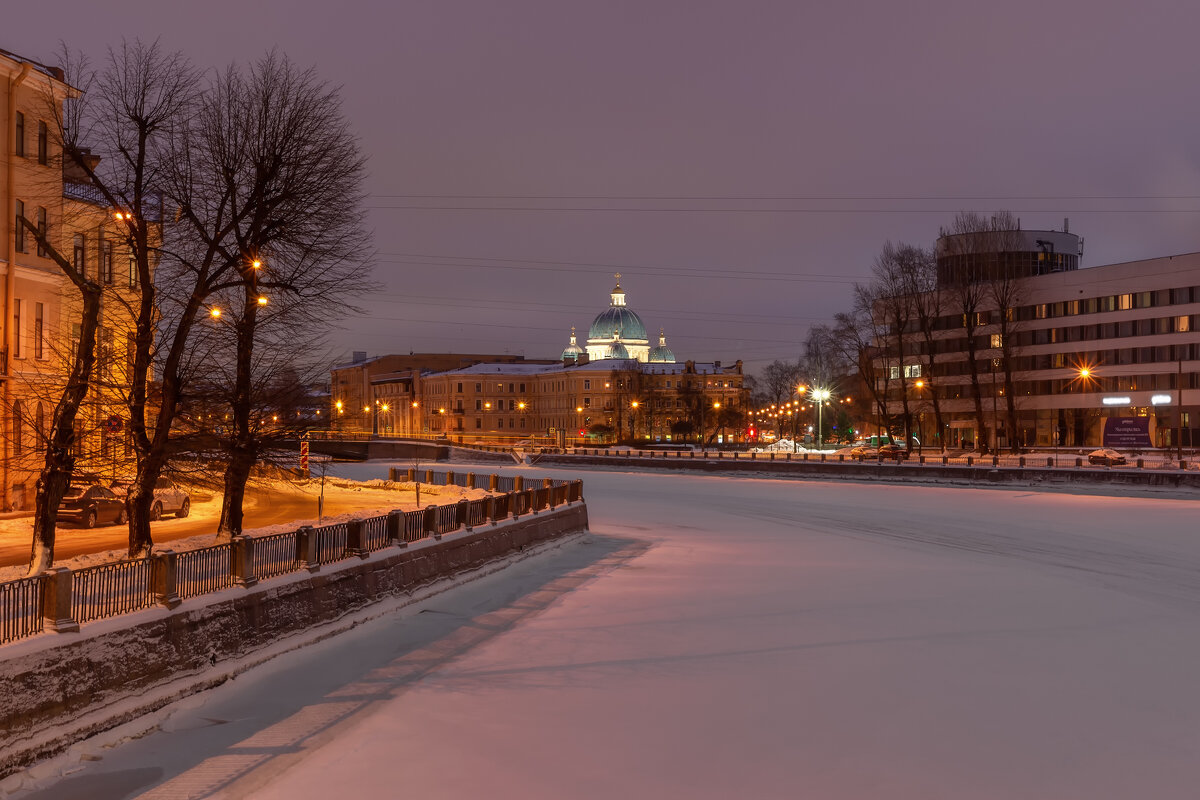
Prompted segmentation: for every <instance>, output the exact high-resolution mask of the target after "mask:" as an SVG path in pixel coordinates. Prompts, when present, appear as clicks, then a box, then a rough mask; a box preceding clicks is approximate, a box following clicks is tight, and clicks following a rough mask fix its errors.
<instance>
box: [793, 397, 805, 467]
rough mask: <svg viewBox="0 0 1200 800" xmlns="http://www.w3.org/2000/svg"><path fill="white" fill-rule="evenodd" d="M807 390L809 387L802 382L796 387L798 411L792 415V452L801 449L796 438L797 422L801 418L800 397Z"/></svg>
mask: <svg viewBox="0 0 1200 800" xmlns="http://www.w3.org/2000/svg"><path fill="white" fill-rule="evenodd" d="M807 391H808V387H807V386H805V385H804V384H800V385H799V386H797V387H796V397H797V400H796V413H795V414H792V415H791V416H792V452H793V453H795V452H797V451H798V449H799V446H800V445H799V444H798V443H797V441H796V439H797V438H798V437H797V435H796V423H797V422H799V420H800V400H799V398H800V397H803V396H804V394H805V392H807Z"/></svg>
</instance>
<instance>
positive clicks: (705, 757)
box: [17, 465, 1200, 800]
mask: <svg viewBox="0 0 1200 800" xmlns="http://www.w3.org/2000/svg"><path fill="white" fill-rule="evenodd" d="M354 469H357V470H359V473H358V476H360V477H379V476H381V475H382V474H383V471H384V469H385V468H384V467H382V466H379V465H361V466H358V467H355V468H354ZM365 469H371V470H374V472H372V473H371V474H369V475H368V474H367V473H365V472H362V470H365ZM493 469H494V468H493ZM525 472H526V474H531V475H538V476H542V475H556V476H564V477H575V476H576V475H577V474H578V473H574V472H572V473H568V472H565V471H556V470H554V469H551V468H541V467H534V468H532V469H527V470H525ZM583 477H584V479H585V494H586V497H587V499H588V504H589V512H590V515H591V527H592V531H591V534H590V535H588V536H586V537H580V538H577V539H575V540H573V541H571V542H569V543H566V544H564V545H562V546H560V547H557V548H554V549H551V550H549V551H547V552H545V553H543V554H541V555H538V556H536V557H534V558H530V559H526V560H524V561H521V562H519V563H518V564H516V565H515V566H513V567H510V568H509V569H508V570H506V571H504V572H503V573H500V574H496V575H492V576H489V577H486V578H482V579H479V580H475V581H471V582H468V583H465V584H463V585H461V586H459V587H457V588H455V589H453V590H452V591H450V592H446V593H444V594H441V595H438V596H436V597H433V598H431V599H430V600H427V601H425V602H423V603H421V604H419V605H417V606H410V607H408V608H406V609H404V610H402V611H400V612H397V613H395V614H391V615H388V616H385V617H382V618H379V619H376V620H374V621H372V622H369V623H366V624H364V625H362V626H360V627H358V628H356V629H354V630H352V631H350V632H348V633H345V634H343V635H341V636H338V637H335V638H332V639H329V640H326V641H325V642H322V643H320V644H317V645H313V646H311V647H308V648H305V649H303V650H301V651H298V652H294V653H292V654H289V655H287V656H283V657H280V658H278V659H276V660H274V661H273V662H271V663H269V664H268V665H266V666H264V667H261V668H259V669H257V670H255V671H253V672H250V673H246V674H243V675H241V676H239V677H238V678H237V679H236V680H234V681H232V682H230V683H228V684H226V685H224V686H222V687H220V688H219V689H216V690H214V691H211V692H209V693H207V694H206V695H203V696H202V697H196V698H191V699H189V700H188V701H186V702H184V703H183V704H181V708H179V709H178V710H177V711H176V712H175V713H173V714H172V715H170V716H169V717H168V718H166V719H165V720H164V722H163V723H162V726H161V730H159V731H157V732H155V733H153V734H151V735H149V736H146V737H143V738H141V739H138V740H135V741H131V742H127V743H125V744H123V745H121V746H120V747H114V748H101V747H99V746H97V745H94V744H92V745H84V746H81V747H79V748H76V750H75V751H73V754H72V757H71V759H64V760H60V761H59V762H58V763H57V764H56V766H55V770H57V771H58V772H59V773H60V774H61V773H63V772H65V771H67V770H73V771H72V772H71V773H70V774H67V775H65V777H62V778H61V779H57V780H56V779H53V778H52V777H51V776H49V775H44V776H42V778H41V785H42V786H43V787H44V788H42V789H40V790H33V791H24V792H21V793H20V794H18V795H17V796H18V797H21V798H39V800H40V799H42V798H55V800H71V799H72V798H88V800H110V799H115V798H134V797H138V798H164V799H165V798H184V797H189V798H190V797H229V798H239V797H249V798H256V799H259V798H261V799H262V800H275V799H276V798H278V799H279V800H283V798H322V800H328V799H329V798H336V797H338V796H346V795H349V796H354V797H371V798H393V797H429V798H480V797H489V798H534V799H535V800H536V799H538V798H613V797H629V798H675V797H686V798H797V797H811V798H854V799H855V800H857V799H859V798H889V799H894V798H914V799H915V798H921V799H922V800H929V798H954V799H955V800H962V799H963V798H1005V799H1006V800H1007V799H1009V798H1023V799H1026V800H1027V799H1028V798H1055V800H1062V799H1063V798H1088V800H1096V798H1130V797H1153V798H1156V800H1168V799H1169V798H1194V797H1195V796H1196V791H1197V790H1196V786H1197V785H1200V691H1197V690H1196V677H1195V676H1196V669H1197V667H1196V665H1197V664H1198V663H1200V635H1198V634H1200V625H1198V623H1197V620H1198V619H1200V531H1198V530H1197V524H1196V523H1197V519H1198V513H1200V502H1198V501H1196V500H1179V499H1161V498H1159V499H1146V498H1109V497H1089V496H1078V495H1065V494H1052V493H1040V492H1031V491H1001V490H977V489H962V488H949V487H932V486H882V485H864V484H851V483H834V482H800V481H790V480H770V479H747V478H722V477H716V476H686V475H678V474H670V475H658V474H634V473H620V472H595V473H585V474H583ZM72 760H74V762H75V763H69V762H70V761H72Z"/></svg>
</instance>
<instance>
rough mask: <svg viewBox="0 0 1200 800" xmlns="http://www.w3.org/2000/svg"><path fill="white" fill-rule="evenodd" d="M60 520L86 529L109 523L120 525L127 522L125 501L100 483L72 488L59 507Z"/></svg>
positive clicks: (68, 490)
mask: <svg viewBox="0 0 1200 800" xmlns="http://www.w3.org/2000/svg"><path fill="white" fill-rule="evenodd" d="M58 518H59V519H60V520H62V521H63V522H72V523H75V524H76V525H81V526H83V527H84V528H94V527H96V526H97V525H99V524H101V523H109V522H112V523H116V524H118V525H120V524H121V523H122V522H124V521H125V501H124V499H123V498H120V497H117V496H116V495H115V494H113V491H112V490H111V489H109V488H108V487H107V486H101V485H100V484H98V483H95V484H91V485H90V486H89V485H82V486H72V487H70V488H69V489H67V493H66V494H64V495H63V499H62V502H61V503H60V504H59V506H58Z"/></svg>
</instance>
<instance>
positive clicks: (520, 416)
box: [333, 359, 748, 441]
mask: <svg viewBox="0 0 1200 800" xmlns="http://www.w3.org/2000/svg"><path fill="white" fill-rule="evenodd" d="M371 392H372V394H371V395H370V398H369V399H368V400H367V401H365V402H364V403H363V404H361V405H356V406H355V409H356V413H353V414H350V413H348V412H347V411H346V409H347V408H348V403H349V401H348V400H343V401H342V402H343V414H342V418H343V421H344V425H343V428H342V430H344V431H347V432H349V431H353V430H355V427H354V424H353V423H355V422H357V429H358V430H359V431H362V432H371V433H378V434H380V435H394V436H423V435H433V436H437V435H446V436H447V437H450V438H454V439H462V440H463V441H471V440H473V439H480V440H488V441H495V440H505V439H512V440H520V439H525V438H530V437H534V436H553V435H555V434H556V433H557V432H558V431H565V432H566V436H567V437H568V438H578V437H579V431H580V430H586V429H587V428H588V427H589V426H591V425H596V424H604V425H608V426H610V427H611V428H613V430H614V432H615V433H618V432H619V435H620V436H621V438H631V437H632V438H638V439H643V440H644V439H647V438H649V439H650V440H652V441H653V440H663V441H665V440H667V439H669V438H671V432H670V426H671V423H672V422H675V421H677V420H681V419H686V418H688V417H689V415H690V413H691V412H690V411H689V409H688V408H687V406H688V404H689V397H694V398H695V399H694V400H692V401H691V402H692V404H693V405H694V404H695V403H699V404H700V405H701V406H702V407H704V408H705V409H706V414H707V416H706V419H705V426H706V428H707V429H708V430H709V431H710V432H711V431H712V428H713V425H714V424H715V421H716V418H717V414H718V412H719V410H720V407H724V408H736V409H742V408H744V407H745V404H746V402H747V399H748V398H747V392H746V390H745V389H744V387H743V376H742V373H741V363H740V362H738V363H736V364H735V365H733V366H730V367H721V366H719V365H713V364H696V363H693V362H688V363H683V364H642V363H639V362H637V361H635V360H632V359H630V360H628V361H601V362H588V363H585V364H580V365H569V366H564V365H562V364H544V365H535V364H531V363H528V362H526V363H512V362H507V363H483V364H478V365H474V366H472V367H469V368H467V369H463V370H454V371H448V372H427V373H420V372H419V371H415V370H414V371H410V372H406V373H399V372H397V373H392V374H391V375H387V376H382V377H380V378H378V379H376V380H375V381H374V382H373V383H372V385H371ZM701 398H702V399H701ZM338 399H339V398H338V396H337V394H336V392H335V395H334V398H333V400H334V412H335V413H336V403H337V401H338ZM635 402H636V403H637V405H636V406H635V405H634V403H635ZM718 403H719V404H720V407H716V404H718ZM414 404H415V405H414ZM365 408H370V409H372V411H370V412H366V411H362V409H365ZM709 409H711V411H708V410H709ZM726 433H727V435H730V436H732V435H733V434H734V433H735V432H734V431H732V430H729V431H726ZM736 433H738V434H740V433H741V431H737V432H736Z"/></svg>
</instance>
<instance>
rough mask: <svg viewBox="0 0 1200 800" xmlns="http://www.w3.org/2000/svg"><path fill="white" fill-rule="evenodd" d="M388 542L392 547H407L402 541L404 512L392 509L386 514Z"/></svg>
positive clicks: (406, 543)
mask: <svg viewBox="0 0 1200 800" xmlns="http://www.w3.org/2000/svg"><path fill="white" fill-rule="evenodd" d="M387 532H388V544H390V545H392V546H393V547H408V542H406V541H404V512H403V511H401V510H400V509H398V508H397V509H394V510H392V511H389V512H388V515H387Z"/></svg>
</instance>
